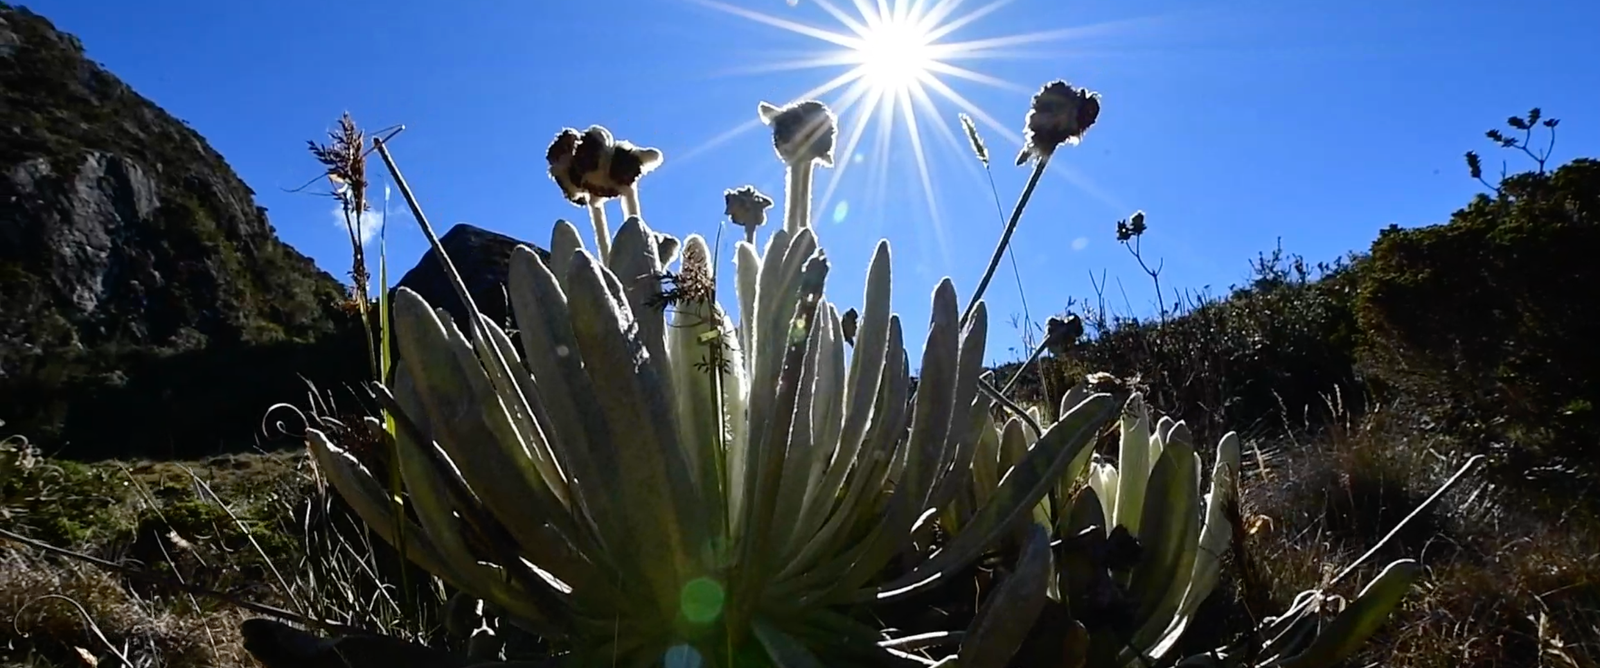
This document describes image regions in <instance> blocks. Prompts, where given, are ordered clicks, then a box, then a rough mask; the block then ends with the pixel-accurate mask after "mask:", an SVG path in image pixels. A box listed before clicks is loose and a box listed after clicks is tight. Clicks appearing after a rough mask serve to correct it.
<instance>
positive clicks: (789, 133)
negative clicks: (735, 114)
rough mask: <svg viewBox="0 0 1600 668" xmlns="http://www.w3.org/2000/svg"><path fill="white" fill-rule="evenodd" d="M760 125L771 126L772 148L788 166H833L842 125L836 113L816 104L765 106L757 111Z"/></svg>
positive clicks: (811, 101) (801, 103)
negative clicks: (817, 164)
mask: <svg viewBox="0 0 1600 668" xmlns="http://www.w3.org/2000/svg"><path fill="white" fill-rule="evenodd" d="M757 111H758V112H759V113H760V114H761V122H763V123H766V124H767V125H770V126H772V146H773V148H775V149H777V151H778V157H779V158H782V159H783V161H784V163H785V164H789V165H798V164H801V163H805V162H808V161H813V160H814V161H816V162H818V163H821V164H822V165H823V166H824V167H832V166H833V140H834V136H835V135H836V134H838V131H839V121H838V119H836V118H835V117H834V115H833V111H832V110H830V109H828V105H825V104H823V103H821V102H818V101H816V100H806V101H804V102H796V103H794V104H790V105H786V106H783V107H777V106H774V105H771V104H768V103H766V102H762V103H761V104H760V106H758V107H757Z"/></svg>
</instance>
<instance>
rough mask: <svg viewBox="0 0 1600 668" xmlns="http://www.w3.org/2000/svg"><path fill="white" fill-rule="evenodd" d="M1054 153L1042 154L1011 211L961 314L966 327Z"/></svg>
mask: <svg viewBox="0 0 1600 668" xmlns="http://www.w3.org/2000/svg"><path fill="white" fill-rule="evenodd" d="M1051 155H1054V153H1053V152H1050V153H1041V154H1040V155H1039V157H1038V158H1037V159H1036V160H1035V161H1034V163H1033V174H1031V175H1029V176H1028V185H1027V186H1024V187H1023V188H1022V196H1020V197H1018V198H1017V206H1016V207H1015V208H1013V209H1012V210H1011V220H1010V221H1008V222H1007V223H1006V230H1005V232H1003V233H1001V235H1000V243H999V244H997V245H996V246H995V247H994V255H992V256H990V257H989V268H988V269H985V270H984V272H983V280H980V281H978V289H977V290H975V291H973V293H972V299H971V300H969V301H968V302H967V310H966V311H965V312H963V313H962V314H961V324H962V325H963V326H965V325H966V323H967V321H968V320H971V319H972V311H973V310H974V309H976V308H977V307H978V300H980V299H983V293H984V291H986V290H988V289H989V281H991V280H993V279H994V272H995V270H996V269H998V268H1000V260H1001V259H1002V258H1004V257H1005V255H1006V248H1008V247H1009V246H1010V245H1011V235H1012V234H1015V233H1016V231H1017V223H1020V222H1022V211H1023V209H1026V208H1027V207H1028V200H1030V199H1032V198H1033V189H1034V188H1037V187H1038V186H1039V178H1040V177H1042V176H1044V168H1045V167H1046V166H1048V165H1049V164H1050V156H1051Z"/></svg>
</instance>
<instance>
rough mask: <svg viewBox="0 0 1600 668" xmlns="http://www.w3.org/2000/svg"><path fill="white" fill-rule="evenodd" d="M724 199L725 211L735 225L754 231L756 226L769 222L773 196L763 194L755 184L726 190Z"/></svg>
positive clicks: (723, 194) (723, 193)
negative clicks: (768, 214) (768, 211)
mask: <svg viewBox="0 0 1600 668" xmlns="http://www.w3.org/2000/svg"><path fill="white" fill-rule="evenodd" d="M722 199H723V201H724V202H726V204H727V210H726V211H725V213H727V215H728V218H730V219H732V220H733V223H734V224H735V225H740V226H743V227H744V228H745V229H746V230H747V231H750V232H752V233H753V232H754V231H755V229H756V228H758V227H761V226H762V225H765V224H767V209H770V208H772V198H771V197H767V196H766V195H763V194H761V191H759V190H756V188H755V186H744V187H742V188H738V189H736V190H724V191H722Z"/></svg>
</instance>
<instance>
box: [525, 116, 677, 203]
mask: <svg viewBox="0 0 1600 668" xmlns="http://www.w3.org/2000/svg"><path fill="white" fill-rule="evenodd" d="M545 158H546V161H548V162H549V163H550V178H551V179H554V180H555V182H556V185H559V186H561V193H562V194H563V195H565V196H566V198H567V201H569V202H572V203H573V204H576V205H578V206H586V205H588V204H591V203H595V202H601V201H605V200H607V199H611V198H614V197H621V196H622V194H623V193H624V192H626V191H627V190H628V189H629V188H632V187H634V185H635V184H637V183H638V182H639V179H640V178H641V177H643V176H644V175H645V174H648V173H650V171H651V170H654V169H655V168H656V167H657V166H659V165H660V164H661V160H662V155H661V151H660V150H657V149H654V148H647V147H640V146H634V145H633V144H632V143H630V142H627V141H618V140H616V139H614V138H612V136H611V131H610V130H607V129H605V128H604V127H601V126H598V125H591V126H589V129H587V130H584V131H583V132H582V133H579V132H578V131H577V130H574V129H572V128H565V129H563V130H562V131H561V133H560V134H558V135H556V138H555V140H554V141H552V142H551V143H550V149H549V151H547V152H546V154H545Z"/></svg>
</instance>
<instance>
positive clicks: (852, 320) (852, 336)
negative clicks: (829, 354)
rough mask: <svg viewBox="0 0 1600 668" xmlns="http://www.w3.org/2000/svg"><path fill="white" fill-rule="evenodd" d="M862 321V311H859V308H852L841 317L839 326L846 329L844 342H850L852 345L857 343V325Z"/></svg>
mask: <svg viewBox="0 0 1600 668" xmlns="http://www.w3.org/2000/svg"><path fill="white" fill-rule="evenodd" d="M860 321H861V312H860V311H857V310H855V309H853V308H852V309H850V310H848V311H845V312H844V317H843V318H841V319H840V321H839V326H840V328H841V329H843V330H844V342H845V343H848V344H850V345H852V346H854V345H855V344H856V327H857V325H858V324H859V323H860Z"/></svg>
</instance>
